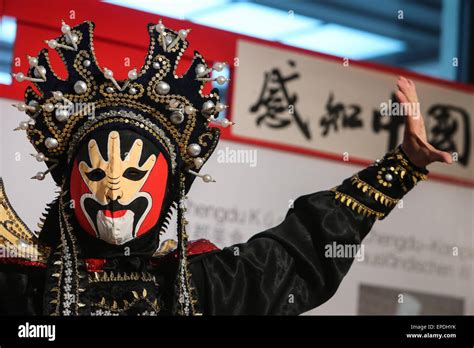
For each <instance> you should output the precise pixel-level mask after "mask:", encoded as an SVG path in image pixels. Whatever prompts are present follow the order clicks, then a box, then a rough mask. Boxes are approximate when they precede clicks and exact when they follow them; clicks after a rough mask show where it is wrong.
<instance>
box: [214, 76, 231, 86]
mask: <svg viewBox="0 0 474 348" xmlns="http://www.w3.org/2000/svg"><path fill="white" fill-rule="evenodd" d="M227 81H228V79H227V78H226V77H225V76H217V78H216V82H217V84H219V85H223V84H224V83H226V82H227Z"/></svg>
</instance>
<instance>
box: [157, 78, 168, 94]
mask: <svg viewBox="0 0 474 348" xmlns="http://www.w3.org/2000/svg"><path fill="white" fill-rule="evenodd" d="M170 88H171V87H170V85H169V84H167V83H166V82H165V81H160V82H158V83H157V84H156V91H157V92H158V93H159V94H161V95H165V94H168V93H169V91H170Z"/></svg>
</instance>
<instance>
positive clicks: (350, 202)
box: [332, 146, 428, 219]
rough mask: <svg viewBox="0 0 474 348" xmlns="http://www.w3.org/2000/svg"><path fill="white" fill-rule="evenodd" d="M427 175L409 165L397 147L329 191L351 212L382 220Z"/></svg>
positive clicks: (423, 169)
mask: <svg viewBox="0 0 474 348" xmlns="http://www.w3.org/2000/svg"><path fill="white" fill-rule="evenodd" d="M427 174H428V170H427V169H426V168H419V167H417V166H415V165H414V164H413V163H411V161H410V160H409V159H408V157H407V155H406V154H405V153H404V152H403V150H402V148H401V146H398V147H397V148H396V149H395V150H393V151H391V152H389V153H387V154H386V155H385V156H384V158H383V159H382V160H377V161H375V163H374V164H373V165H372V166H370V167H368V168H366V169H364V170H362V171H360V172H358V173H356V174H354V175H353V176H352V177H351V178H349V179H346V180H344V182H343V183H342V184H341V185H340V186H338V187H335V188H333V189H332V191H333V192H335V198H336V199H337V200H339V201H340V202H341V203H343V204H345V205H347V206H348V207H350V208H351V209H352V210H354V211H356V212H358V213H360V214H363V215H367V216H373V217H375V218H377V219H383V218H385V216H387V215H388V213H390V211H391V210H392V209H393V208H394V207H395V205H397V203H398V202H399V201H400V199H401V198H402V197H403V196H404V195H405V194H406V193H407V192H408V191H410V190H411V189H412V188H413V187H414V186H415V185H416V184H417V183H418V182H419V181H422V180H426V179H427Z"/></svg>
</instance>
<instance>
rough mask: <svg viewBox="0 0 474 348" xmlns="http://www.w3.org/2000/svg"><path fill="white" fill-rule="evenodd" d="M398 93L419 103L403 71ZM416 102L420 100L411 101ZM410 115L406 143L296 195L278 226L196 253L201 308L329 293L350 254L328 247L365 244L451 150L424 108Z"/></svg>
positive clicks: (308, 302) (218, 310) (294, 308)
mask: <svg viewBox="0 0 474 348" xmlns="http://www.w3.org/2000/svg"><path fill="white" fill-rule="evenodd" d="M397 86H398V92H397V98H398V99H399V101H400V102H402V103H418V98H417V95H416V90H415V86H414V84H413V82H412V81H410V80H407V79H405V78H402V77H401V78H399V80H398V81H397ZM410 110H417V108H410ZM407 116H408V117H406V126H405V135H404V140H403V143H402V144H401V146H399V147H398V148H397V149H395V150H394V151H392V152H390V153H388V154H387V155H385V157H384V158H383V159H382V160H381V161H377V162H376V163H374V165H372V166H369V167H368V168H366V169H364V170H362V171H360V172H359V173H357V174H355V175H353V176H352V177H351V178H349V179H346V180H345V181H344V182H343V183H342V184H341V185H339V186H337V187H335V188H333V189H331V190H329V191H322V192H318V193H314V194H310V195H306V196H302V197H300V198H298V199H297V200H296V201H295V203H294V207H293V208H292V209H290V210H289V211H288V214H287V216H286V218H285V220H284V221H283V222H282V223H281V224H280V225H278V226H276V227H274V228H271V229H269V230H267V231H265V232H262V233H259V234H257V235H255V236H254V237H252V238H251V239H250V240H249V241H248V242H247V243H243V244H237V245H234V246H231V247H228V248H225V249H223V250H221V251H217V252H213V253H209V254H205V255H203V256H200V257H197V258H194V259H192V260H191V271H192V274H193V280H194V285H195V288H196V292H197V294H198V298H199V303H200V309H201V311H202V312H203V313H204V314H300V313H303V312H305V311H307V310H310V309H312V308H314V307H317V306H318V305H320V304H322V303H324V302H325V301H327V300H328V299H329V298H330V297H331V296H332V295H333V294H334V293H335V291H336V290H337V288H338V286H339V284H340V283H341V281H342V279H343V277H344V276H345V275H346V273H347V272H348V270H349V268H350V266H351V264H352V262H353V256H354V255H351V256H348V255H345V256H348V257H342V258H341V257H334V256H335V255H331V254H328V252H327V251H328V250H329V249H328V248H334V247H335V246H337V245H345V246H347V245H352V246H353V248H352V250H354V248H355V247H357V246H358V245H360V243H361V241H362V240H363V238H364V237H365V236H366V235H367V234H368V232H369V231H370V229H371V228H372V225H373V223H374V222H375V220H376V219H383V218H385V217H386V216H387V215H388V214H389V212H390V211H391V210H392V209H393V208H394V207H395V206H396V204H397V203H398V201H399V200H400V199H401V198H402V197H403V196H404V195H405V194H406V193H407V192H408V191H410V190H411V189H412V188H413V187H414V186H415V184H416V183H417V182H418V181H421V180H424V179H426V174H427V173H428V171H427V170H426V169H425V166H426V165H428V164H430V163H432V162H434V161H441V162H446V163H451V156H450V154H448V153H446V152H442V151H439V150H437V149H435V148H433V147H432V146H431V145H430V144H429V143H428V142H427V139H426V131H425V126H424V122H423V118H422V116H421V115H419V114H418V115H417V114H410V115H407Z"/></svg>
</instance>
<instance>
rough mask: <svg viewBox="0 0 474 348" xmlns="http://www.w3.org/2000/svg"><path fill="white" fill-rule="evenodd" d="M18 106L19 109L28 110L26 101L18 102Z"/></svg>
mask: <svg viewBox="0 0 474 348" xmlns="http://www.w3.org/2000/svg"><path fill="white" fill-rule="evenodd" d="M16 108H17V109H18V111H25V110H26V104H25V103H18V104H16Z"/></svg>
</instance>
